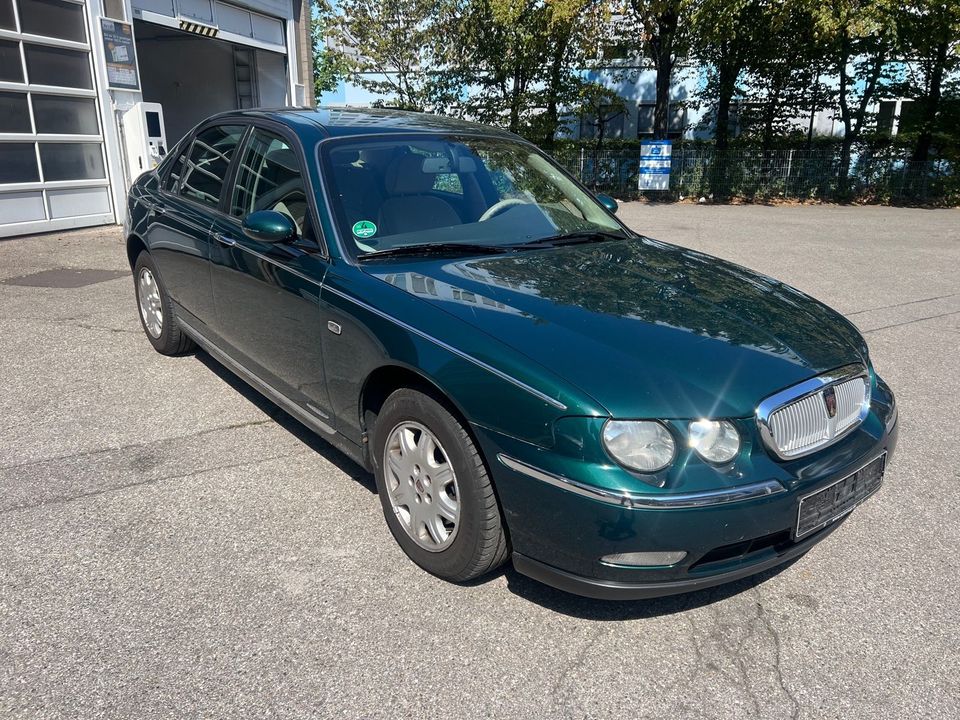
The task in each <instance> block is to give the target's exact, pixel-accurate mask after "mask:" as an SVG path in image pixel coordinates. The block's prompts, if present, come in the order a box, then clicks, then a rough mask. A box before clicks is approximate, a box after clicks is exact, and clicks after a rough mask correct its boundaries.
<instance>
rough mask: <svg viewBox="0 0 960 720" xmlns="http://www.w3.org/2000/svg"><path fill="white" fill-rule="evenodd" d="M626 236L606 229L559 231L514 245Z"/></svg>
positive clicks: (555, 244)
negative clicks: (557, 233) (556, 233)
mask: <svg viewBox="0 0 960 720" xmlns="http://www.w3.org/2000/svg"><path fill="white" fill-rule="evenodd" d="M627 238H628V236H627V235H620V234H618V233H612V232H608V231H606V230H578V231H576V232H568V233H560V234H559V235H551V236H549V237H545V238H538V239H536V240H531V241H529V242H525V243H521V244H520V245H519V246H515V247H523V248H538V247H559V246H561V245H583V244H586V243H597V242H606V241H607V240H626V239H627Z"/></svg>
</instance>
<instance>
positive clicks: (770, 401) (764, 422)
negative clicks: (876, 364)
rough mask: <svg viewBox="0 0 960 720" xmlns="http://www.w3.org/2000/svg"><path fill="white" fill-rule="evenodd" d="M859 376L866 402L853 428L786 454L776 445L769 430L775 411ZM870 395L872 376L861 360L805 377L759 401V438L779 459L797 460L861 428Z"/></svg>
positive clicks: (866, 413)
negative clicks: (817, 443) (799, 450)
mask: <svg viewBox="0 0 960 720" xmlns="http://www.w3.org/2000/svg"><path fill="white" fill-rule="evenodd" d="M858 377H862V378H864V379H865V380H866V381H867V394H866V401H865V402H864V403H863V407H862V408H861V409H860V414H859V415H858V416H857V421H856V422H855V423H853V424H852V425H851V426H850V427H848V428H845V429H844V430H843V432H840V433H838V434H836V435H834V436H833V437H830V438H826V439H825V440H824V442H822V443H820V444H819V445H814V446H813V447H810V448H807V449H806V450H804V451H803V452H798V453H792V454H786V455H785V454H783V453H781V452H780V449H779V448H778V447H777V443H776V442H775V441H774V439H773V432H772V431H771V429H770V416H771V415H773V413H774V412H776V411H777V410H779V409H780V408H781V407H783V406H784V405H789V404H790V403H793V402H797V401H798V400H802V399H804V398H806V397H809V396H810V395H815V394H817V393H818V392H820V391H821V390H823V389H824V388H825V387H829V386H831V385H839V384H841V383H844V382H847V381H848V380H853V379H855V378H858ZM870 396H871V392H870V375H869V373H868V372H867V368H866V367H864V366H863V365H861V364H860V363H852V364H850V365H844V366H843V367H839V368H837V369H836V370H830V371H829V372H825V373H823V374H822V375H817V376H816V377H812V378H810V379H809V380H804V381H803V382H801V383H798V384H796V385H794V386H792V387H788V388H787V389H786V390H781V391H780V392H777V393H774V394H773V395H770V396H769V397H766V398H764V399H763V400H762V401H760V404H759V405H758V406H757V410H756V421H757V428H758V429H759V431H760V437H761V438H762V439H763V444H764V445H766V447H767V449H769V450H770V452H772V453H773V454H774V455H775V456H776V457H777V458H778V459H780V460H795V459H797V458H801V457H804V456H806V455H809V454H811V453H814V452H817V451H818V450H822V449H823V448H825V447H827V446H829V445H832V444H834V443H835V442H837V441H838V440H840V439H841V438H843V437H845V436H846V435H847V434H849V433H851V432H853V431H854V430H855V429H856V428H858V427H860V424H861V423H862V422H863V421H864V419H865V418H866V417H867V415H868V414H869V412H870Z"/></svg>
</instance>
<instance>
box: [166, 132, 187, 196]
mask: <svg viewBox="0 0 960 720" xmlns="http://www.w3.org/2000/svg"><path fill="white" fill-rule="evenodd" d="M189 151H190V143H187V144H186V146H185V147H184V148H183V150H181V151H180V154H179V155H177V157H176V159H175V160H174V161H173V162H171V163H170V170H169V171H167V179H166V180H164V182H163V189H164V190H166V191H167V192H172V193H175V192H177V186H178V185H179V183H180V176H181V175H183V166H184V164H185V163H186V162H187V153H188V152H189Z"/></svg>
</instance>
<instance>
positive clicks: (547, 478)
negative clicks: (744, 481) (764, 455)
mask: <svg viewBox="0 0 960 720" xmlns="http://www.w3.org/2000/svg"><path fill="white" fill-rule="evenodd" d="M497 459H498V460H499V461H500V462H501V463H502V464H503V465H505V466H506V467H508V468H510V469H511V470H514V471H516V472H519V473H523V474H524V475H526V476H528V477H532V478H534V479H535V480H540V481H541V482H545V483H547V484H548V485H553V486H554V487H558V488H561V489H563V490H568V491H570V492H573V493H576V494H578V495H582V496H584V497H588V498H590V499H592V500H599V501H600V502H605V503H608V504H610V505H616V506H618V507H626V508H637V509H647V510H679V509H685V508H700V507H711V506H714V505H726V504H728V503H734V502H743V501H744V500H756V499H757V498H763V497H769V496H771V495H777V494H779V493H784V492H786V491H787V489H786V488H785V487H784V486H783V485H781V484H780V483H779V482H777V481H776V480H764V481H762V482H758V483H752V484H750V485H738V486H735V487H729V488H721V489H718V490H704V491H702V492H694V493H677V494H672V495H671V494H664V495H656V494H652V493H635V492H630V491H628V490H621V491H616V490H608V489H606V488H599V487H596V486H595V485H587V484H586V483H582V482H579V481H577V480H572V479H570V478H568V477H564V476H562V475H557V474H555V473H551V472H547V471H546V470H541V469H539V468H536V467H534V466H533V465H528V464H527V463H525V462H523V461H522V460H517V459H516V458H513V457H510V456H509V455H504V454H503V453H500V454H498V455H497Z"/></svg>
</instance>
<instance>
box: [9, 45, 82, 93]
mask: <svg viewBox="0 0 960 720" xmlns="http://www.w3.org/2000/svg"><path fill="white" fill-rule="evenodd" d="M23 52H24V54H25V55H26V58H27V76H28V77H29V79H30V83H31V84H33V85H57V86H59V87H72V88H83V89H85V90H92V89H93V79H92V78H91V77H90V64H89V61H88V60H87V55H88V53H86V52H78V51H76V50H64V49H63V48H56V47H50V46H48V45H31V44H30V43H24V44H23Z"/></svg>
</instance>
